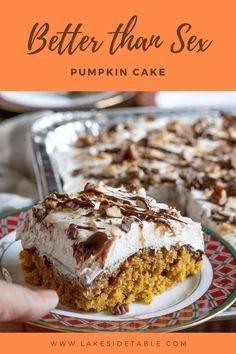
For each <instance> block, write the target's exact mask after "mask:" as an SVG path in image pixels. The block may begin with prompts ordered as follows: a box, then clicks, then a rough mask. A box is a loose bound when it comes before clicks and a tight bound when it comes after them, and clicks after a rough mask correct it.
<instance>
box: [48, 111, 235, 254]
mask: <svg viewBox="0 0 236 354" xmlns="http://www.w3.org/2000/svg"><path fill="white" fill-rule="evenodd" d="M98 123H99V121H98ZM98 123H96V122H95V123H94V124H95V127H94V129H93V127H91V129H90V131H89V134H87V135H86V134H84V133H81V134H80V136H78V138H77V140H76V139H75V140H74V142H73V143H72V144H68V146H67V147H66V148H65V146H64V145H63V144H61V145H60V144H59V145H58V144H56V149H55V154H54V156H55V161H56V162H57V165H58V170H59V171H60V175H61V177H62V180H63V190H64V191H66V192H69V193H70V192H74V191H79V190H81V189H83V187H84V185H85V184H86V183H87V181H88V180H89V181H91V182H92V183H95V184H97V183H98V182H99V181H103V182H104V183H106V184H108V185H110V186H112V187H119V186H120V185H125V186H126V185H130V184H134V185H136V186H137V187H138V188H140V187H144V188H145V189H146V191H147V194H148V195H150V196H152V197H153V198H155V199H157V201H158V202H164V203H167V204H168V205H174V206H176V207H177V208H178V209H179V210H181V212H182V213H183V214H184V215H187V216H189V217H190V218H192V219H193V220H194V221H198V222H201V224H202V225H203V226H206V227H208V228H210V229H211V230H213V231H215V232H217V233H218V234H220V235H221V236H222V237H223V238H225V240H227V241H228V242H230V243H231V244H232V245H233V246H234V247H235V248H236V116H233V115H231V114H226V113H222V114H219V113H214V114H213V113H212V115H211V116H205V117H203V118H201V119H198V118H194V119H192V118H189V119H188V116H187V115H186V116H185V119H183V118H181V117H180V118H178V117H175V118H174V119H171V117H162V118H160V119H159V118H158V117H152V116H151V117H150V116H147V117H146V116H143V117H141V118H140V117H139V118H137V119H136V120H134V119H133V118H132V119H130V120H129V119H128V118H127V121H126V122H124V120H123V121H122V117H121V121H120V122H119V121H116V122H115V123H114V122H112V121H111V122H110V123H109V122H107V123H106V124H105V125H104V126H103V125H102V124H101V128H100V129H98Z"/></svg>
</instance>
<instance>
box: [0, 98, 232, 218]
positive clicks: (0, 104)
mask: <svg viewBox="0 0 236 354" xmlns="http://www.w3.org/2000/svg"><path fill="white" fill-rule="evenodd" d="M138 106H143V107H158V108H161V109H178V108H190V107H216V108H217V107H222V106H223V107H226V108H227V107H232V106H236V91H229V92H227V91H222V92H221V91H214V92H213V91H212V92H211V91H203V92H200V91H188V92H186V91H160V92H116V91H108V92H79V91H78V92H74V91H73V92H69V91H68V92H61V91H60V92H47V91H34V92H25V91H20V92H17V91H1V92H0V215H6V214H9V213H12V212H14V211H16V210H22V209H23V210H24V208H28V207H29V206H30V205H32V203H33V202H34V201H35V200H36V199H37V190H36V184H35V182H34V176H33V167H32V168H29V165H30V164H31V165H32V163H31V161H29V160H30V159H31V157H30V152H29V146H28V144H27V134H28V129H29V127H30V125H31V124H32V122H34V121H35V120H36V119H38V118H40V117H42V116H43V115H45V113H46V112H48V111H70V110H90V109H96V110H100V109H107V108H122V107H138Z"/></svg>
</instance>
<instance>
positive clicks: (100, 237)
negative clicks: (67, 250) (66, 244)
mask: <svg viewBox="0 0 236 354" xmlns="http://www.w3.org/2000/svg"><path fill="white" fill-rule="evenodd" d="M112 241H113V238H112V237H109V236H108V235H107V234H106V233H105V232H103V231H97V232H95V233H94V234H92V235H91V236H90V237H89V238H88V239H87V240H86V241H85V242H80V243H79V244H75V245H74V246H73V255H74V257H75V259H76V261H77V263H80V262H81V261H83V262H84V261H86V260H87V259H88V258H90V257H91V256H94V257H95V259H101V261H102V262H104V260H105V257H106V255H107V253H108V251H109V249H110V247H111V245H112Z"/></svg>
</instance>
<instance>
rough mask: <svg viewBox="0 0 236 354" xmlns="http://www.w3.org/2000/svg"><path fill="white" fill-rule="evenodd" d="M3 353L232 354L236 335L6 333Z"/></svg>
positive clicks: (2, 336)
mask: <svg viewBox="0 0 236 354" xmlns="http://www.w3.org/2000/svg"><path fill="white" fill-rule="evenodd" d="M0 337H1V352H2V353H9V354H10V353H24V354H32V353H34V354H42V353H44V354H47V353H51V354H53V353H85V354H92V353H98V352H99V351H102V353H104V354H106V353H111V352H112V353H113V354H122V353H131V352H135V353H136V354H139V353H140V354H144V353H148V354H152V353H161V354H169V353H171V354H185V353H186V354H187V353H191V354H199V353H203V352H205V353H208V354H211V353H214V354H222V353H225V352H226V351H229V352H231V351H232V348H234V344H235V336H234V334H230V333H224V334H219V333H201V334H200V333H198V334H197V333H169V334H167V333H156V334H150V333H141V334H140V333H136V334H135V333H106V334H103V333H95V334H94V333H93V334H89V333H83V334H82V333H81V334H52V333H43V334H35V333H31V334H10V333H9V334H4V335H0Z"/></svg>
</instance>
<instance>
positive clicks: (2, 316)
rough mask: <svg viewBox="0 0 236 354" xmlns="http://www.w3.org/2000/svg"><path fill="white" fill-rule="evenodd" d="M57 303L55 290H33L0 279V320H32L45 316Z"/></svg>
mask: <svg viewBox="0 0 236 354" xmlns="http://www.w3.org/2000/svg"><path fill="white" fill-rule="evenodd" d="M57 303H58V296H57V293H56V292H55V291H52V290H37V291H34V290H30V289H28V288H26V287H23V286H21V285H16V284H12V283H8V282H6V281H4V280H0V322H25V321H33V320H36V319H39V318H41V317H43V316H45V315H46V314H47V313H48V312H49V311H50V310H52V309H53V308H54V307H55V306H56V305H57Z"/></svg>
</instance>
